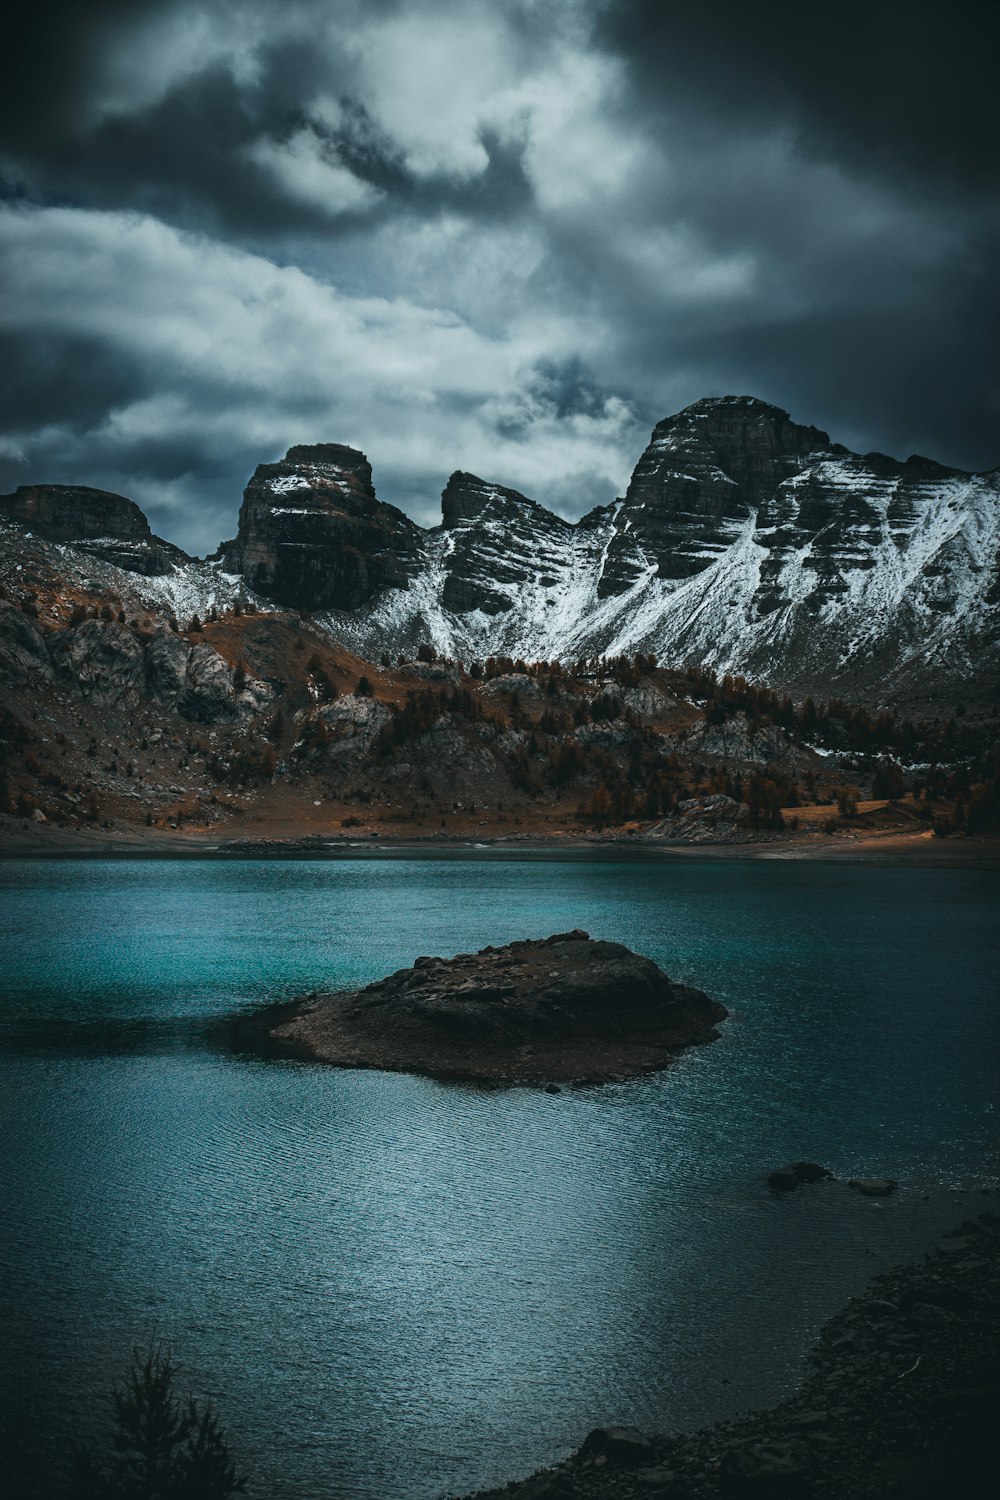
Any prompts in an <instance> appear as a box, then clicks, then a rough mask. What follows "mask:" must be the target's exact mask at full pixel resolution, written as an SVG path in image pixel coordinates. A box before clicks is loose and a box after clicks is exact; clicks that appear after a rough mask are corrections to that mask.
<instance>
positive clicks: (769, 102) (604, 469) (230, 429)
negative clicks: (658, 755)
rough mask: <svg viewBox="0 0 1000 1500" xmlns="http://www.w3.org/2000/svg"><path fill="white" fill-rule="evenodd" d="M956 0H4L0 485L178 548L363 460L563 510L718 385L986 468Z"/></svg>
mask: <svg viewBox="0 0 1000 1500" xmlns="http://www.w3.org/2000/svg"><path fill="white" fill-rule="evenodd" d="M993 17H994V5H993V3H992V0H982V3H978V0H977V3H973V0H958V3H955V0H953V3H951V4H948V5H946V4H944V3H942V0H935V3H926V0H863V3H862V0H841V3H840V4H838V5H835V6H827V5H822V6H821V5H807V4H803V3H802V0H795V3H791V0H760V3H758V4H754V5H749V4H747V3H745V0H698V3H697V4H695V3H692V0H677V3H672V0H284V3H282V4H277V3H273V0H272V3H266V0H89V3H88V4H86V5H82V4H80V3H79V0H35V3H34V4H33V5H32V6H31V7H30V14H29V15H28V17H27V19H25V20H23V21H22V22H21V30H20V32H19V33H18V35H17V36H16V37H14V36H12V35H11V34H10V33H8V34H7V35H6V36H5V43H6V48H5V51H6V59H5V61H6V66H5V79H4V88H3V90H2V93H0V114H2V126H0V197H2V202H0V336H2V340H3V351H2V360H3V371H4V379H3V382H2V392H3V395H2V401H3V413H2V425H0V490H9V489H11V488H13V486H14V485H16V484H19V483H25V482H28V481H36V482H46V481H48V482H53V481H55V482H66V481H77V482H80V483H85V484H91V485H98V486H101V487H104V488H109V489H115V490H118V491H120V492H122V493H124V494H127V495H130V496H132V497H133V498H134V499H136V500H137V501H138V502H139V503H140V504H141V505H142V506H143V508H144V509H145V510H146V511H147V513H148V514H149V515H150V518H151V520H152V522H153V525H154V529H155V530H158V531H159V532H160V533H161V534H162V535H165V536H167V537H169V538H170V539H171V540H174V541H177V542H179V543H180V544H181V545H183V546H186V547H188V548H189V549H192V550H196V551H206V550H209V549H210V548H212V547H214V546H215V544H216V543H217V542H218V541H219V540H220V539H221V538H222V537H223V536H229V535H232V533H233V531H234V529H235V518H236V511H237V508H238V504H239V498H240V494H241V491H242V487H243V485H244V484H245V482H246V480H247V478H248V477H249V475H250V473H251V472H252V470H253V468H254V466H255V465H256V464H257V463H259V462H262V461H267V460H271V459H274V458H275V457H279V456H281V454H283V452H284V450H285V448H286V447H287V446H288V445H289V444H291V443H293V442H310V441H313V442H318V441H336V442H346V443H350V444H352V445H354V446H356V447H361V448H363V449H364V450H365V451H366V452H367V453H368V455H369V457H370V459H371V460H372V463H373V467H374V471H375V482H376V486H377V488H378V491H379V493H380V495H382V497H383V498H385V499H388V500H392V501H394V502H395V503H397V504H399V505H402V506H403V507H404V508H405V509H406V510H408V511H409V512H410V513H411V514H412V515H414V516H415V517H416V518H417V519H418V520H420V521H422V522H424V523H428V524H430V523H433V522H434V521H435V520H436V519H437V516H438V513H439V511H438V497H439V495H440V491H441V488H442V486H443V484H444V482H445V480H446V478H447V476H448V474H449V473H450V472H451V470H453V469H455V468H466V469H471V470H473V471H475V472H478V473H480V474H482V475H484V476H485V477H487V478H492V479H496V480H498V481H500V482H501V483H504V484H508V485H513V486H514V487H516V488H518V489H522V490H524V491H525V492H526V493H528V494H530V495H532V496H534V497H535V498H536V499H539V500H541V501H543V502H545V503H547V504H550V505H552V506H553V507H554V508H556V509H559V510H560V511H562V512H563V513H564V514H565V515H567V516H571V517H572V516H576V515H579V514H581V513H582V512H583V511H584V510H587V509H589V508H590V507H591V506H592V505H594V504H596V503H603V502H605V501H607V500H608V499H611V498H613V496H614V495H615V494H616V493H620V492H621V491H622V489H623V487H624V485H625V484H626V483H627V480H628V475H629V473H630V471H631V468H632V466H633V464H634V462H635V460H636V459H637V457H638V455H639V453H640V451H641V450H642V447H643V446H644V444H645V442H646V440H647V438H648V434H649V429H650V428H651V426H652V425H653V423H654V422H655V421H657V420H658V419H659V418H660V417H662V416H664V415H666V414H667V413H669V412H672V411H675V410H677V409H679V408H680V407H682V406H684V405H686V404H687V403H688V402H690V401H693V400H696V399H697V398H698V397H699V396H703V395H718V394H727V393H737V394H754V395H759V396H762V397H764V398H765V399H767V400H770V401H774V402H777V403H778V404H779V405H781V406H784V407H786V408H787V409H788V410H790V411H791V413H792V415H793V416H795V417H796V418H798V419H799V420H803V421H809V422H815V423H817V424H818V425H819V426H821V427H825V428H827V429H828V430H829V431H830V432H831V433H832V435H833V436H834V437H835V438H837V439H839V440H841V441H843V442H846V443H848V444H849V445H850V446H852V447H855V448H858V449H860V450H862V451H866V450H868V449H871V448H878V449H881V450H883V451H887V452H891V453H895V454H898V455H900V456H905V455H906V454H908V453H911V452H914V451H919V452H924V453H928V454H930V455H931V456H932V457H935V458H938V459H940V460H942V461H944V462H949V463H953V464H957V465H960V466H962V467H967V468H977V467H978V468H982V467H987V466H992V465H994V464H996V463H998V462H1000V423H998V422H997V414H998V410H1000V368H998V358H997V349H998V339H997V336H998V332H1000V317H998V310H1000V291H998V285H1000V279H998V274H997V273H998V267H1000V199H998V196H997V187H998V180H997V179H998V168H1000V110H998V107H997V103H996V99H997V87H996V78H995V58H996V50H995V46H994V44H995V42H996V40H997V38H996V35H995V31H996V22H995V20H994V19H993Z"/></svg>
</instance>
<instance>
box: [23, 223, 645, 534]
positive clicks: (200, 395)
mask: <svg viewBox="0 0 1000 1500" xmlns="http://www.w3.org/2000/svg"><path fill="white" fill-rule="evenodd" d="M15 267H16V268H17V272H18V277H17V291H16V293H15V292H14V291H12V290H10V288H11V287H12V285H13V279H12V274H11V273H12V272H13V269H14V268H15ZM0 283H2V285H3V286H5V287H6V288H8V290H6V291H5V292H3V293H0V320H2V322H3V323H4V324H5V325H6V326H7V327H8V328H9V329H11V330H14V331H17V332H20V333H21V334H25V335H28V336H30V337H39V336H45V337H46V338H49V339H55V338H64V339H65V340H66V341H67V343H68V344H72V343H79V342H82V343H83V344H85V345H89V346H97V347H98V348H99V349H100V350H101V351H102V357H103V359H104V361H105V362H106V364H107V366H108V367H109V368H110V369H115V368H129V369H133V368H134V369H137V370H138V371H139V372H140V374H141V377H142V378H141V379H140V381H139V385H140V388H141V389H142V391H143V393H142V394H139V395H137V396H136V397H135V398H134V399H132V400H125V401H121V400H119V401H118V402H117V403H116V404H115V405H113V406H112V407H110V408H109V409H108V410H107V411H105V412H104V413H103V415H102V416H101V417H100V418H99V419H97V420H95V421H94V422H93V424H92V425H91V427H90V428H89V429H88V430H86V431H84V432H79V431H78V432H77V433H76V434H75V435H74V434H72V433H67V432H63V434H62V440H61V441H57V440H56V439H57V432H56V431H55V430H54V429H53V428H52V427H47V428H46V429H45V430H44V431H36V432H33V433H32V432H25V433H23V434H14V435H12V441H13V442H15V443H17V444H19V445H20V446H21V447H22V448H23V449H24V450H25V451H26V452H27V454H28V456H29V458H30V457H31V456H32V455H33V454H35V453H39V454H41V453H44V452H46V451H52V450H53V449H58V450H60V451H62V452H63V454H64V455H66V454H70V455H72V456H73V457H74V458H75V459H76V460H77V461H78V462H79V465H80V471H79V474H78V477H79V479H80V481H81V482H88V481H89V482H93V479H92V475H91V473H90V472H89V469H88V465H90V466H93V464H94V463H95V462H96V458H97V455H99V456H100V465H101V472H102V473H108V472H114V473H119V472H120V473H123V474H127V473H128V472H129V468H130V464H131V465H132V466H133V471H134V468H135V466H136V465H140V466H141V455H142V454H143V452H144V451H145V450H146V449H148V448H150V447H152V448H155V447H156V446H157V445H158V444H163V445H168V446H173V447H174V448H183V446H184V445H185V444H187V445H188V447H189V449H190V451H191V452H192V453H198V454H201V455H204V454H206V453H208V454H211V455H213V456H214V457H216V458H217V459H218V460H219V461H220V462H221V463H224V462H225V461H226V459H227V457H229V456H231V455H235V454H241V455H242V454H244V453H246V452H248V451H250V452H253V453H254V455H255V457H256V459H257V460H258V461H265V460H267V459H270V458H273V457H274V456H275V455H278V454H280V453H281V452H283V451H284V449H285V447H287V446H288V445H289V444H291V443H293V442H310V441H312V442H319V441H340V442H347V443H350V444H353V445H355V446H358V447H362V448H364V449H365V450H366V451H367V452H368V453H369V456H370V457H371V459H372V461H373V465H374V468H375V472H376V482H377V483H378V485H379V488H380V492H381V493H384V494H387V498H392V497H393V493H394V492H399V493H402V494H405V495H407V496H410V497H413V498H414V499H415V500H416V505H417V508H418V509H420V510H422V511H424V513H425V514H426V513H427V511H428V510H429V509H431V508H432V505H433V502H434V501H435V500H436V493H437V492H438V491H439V490H440V488H441V486H442V485H443V483H444V480H445V478H446V477H447V474H448V473H449V472H450V471H451V470H452V469H453V468H456V467H462V466H464V467H470V468H471V467H474V468H477V469H481V470H482V471H483V472H484V473H485V474H486V475H487V477H494V478H496V479H498V480H499V481H500V482H504V483H508V484H514V485H516V486H518V487H520V488H524V489H525V490H527V491H528V492H529V493H531V492H532V491H535V492H539V491H544V489H545V487H546V486H547V485H549V484H550V483H555V482H556V481H560V482H561V481H563V480H565V477H566V475H567V474H568V473H569V474H572V473H576V472H578V471H580V470H581V469H586V470H587V471H588V473H589V474H590V475H591V476H592V477H593V476H594V475H606V476H608V489H609V495H608V498H611V494H613V492H614V488H615V486H616V485H618V484H620V483H621V480H622V477H623V475H625V474H626V473H627V468H628V465H629V462H630V459H631V458H633V457H634V435H631V434H630V435H631V436H632V441H631V442H628V441H626V434H627V433H628V429H629V426H630V421H631V414H630V413H629V412H628V410H627V408H626V407H625V406H624V404H623V403H621V402H620V401H615V400H611V401H609V402H607V403H606V404H605V406H604V409H603V411H599V412H597V413H595V414H589V415H568V416H563V417H560V416H559V414H558V412H557V410H556V408H555V405H554V404H553V403H552V402H551V401H547V400H545V399H541V398H534V397H531V396H530V395H525V394H524V393H525V391H526V390H528V389H529V388H530V386H531V383H532V379H533V372H534V370H535V367H536V365H537V363H538V362H539V361H542V360H547V359H549V358H551V356H552V352H553V338H552V330H551V328H549V327H548V326H546V325H545V324H544V323H543V324H541V325H538V326H532V324H531V322H530V320H525V321H524V323H523V324H521V325H520V326H519V327H518V330H517V335H516V337H515V336H510V335H509V334H508V335H507V336H503V337H490V336H487V335H484V334H483V333H481V332H479V331H477V330H476V329H475V328H474V327H473V326H471V325H470V324H469V323H468V322H466V321H464V320H463V319H462V318H460V317H459V316H457V315H456V314H455V313H454V312H451V311H448V310H443V309H440V308H434V307H424V306H418V305H417V304H415V303H413V302H412V301H408V300H406V299H404V298H381V297H364V296H348V295H345V294H344V293H342V292H339V291H338V290H337V289H336V288H334V287H331V286H329V285H327V284H325V283H323V282H321V281H319V280H318V279H316V278H315V277H311V276H308V275H306V274H305V273H304V272H303V271H301V270H299V269H297V268H296V267H294V266H278V265H275V264H273V263H272V262H271V261H269V260H267V259H265V258H264V257H262V256H259V255H251V254H248V253H246V252H243V251H238V250H234V249H231V248H226V247H224V246H221V245H219V244H218V243H215V242H213V241H211V240H208V239H205V238H202V237H199V236H194V235H186V234H181V233H179V232H178V231H176V230H174V229H171V228H168V227H166V226H165V225H163V224H161V223H159V222H158V221H156V220H154V219H151V218H148V217H142V216H139V215H127V214H118V213H114V214H112V213H104V214H101V213H96V212H91V211H86V210H80V209H66V208H45V209H25V208H18V209H7V210H5V211H3V212H0ZM565 334H566V330H563V336H564V338H565ZM556 342H558V340H557V341H556ZM150 388H152V394H148V390H149V389H150ZM53 416H54V419H55V417H56V414H55V413H54V414H53ZM515 418H516V421H514V419H515ZM512 422H513V423H514V427H515V428H516V430H514V431H511V430H509V429H510V428H511V425H512ZM414 475H426V476H427V479H428V485H429V486H430V487H431V493H430V494H428V495H427V496H426V497H425V498H424V499H423V500H421V499H420V498H419V497H414V489H413V484H414ZM158 482H159V483H160V484H161V488H162V480H161V481H158ZM164 493H166V492H164ZM170 494H171V496H172V502H171V503H172V508H173V507H175V506H176V487H172V488H170ZM136 498H137V499H140V500H141V499H142V496H141V495H140V494H136ZM196 498H197V497H196V496H194V495H193V496H192V500H193V501H194V500H196ZM539 498H544V495H543V494H542V493H539ZM237 502H238V493H235V492H234V494H233V496H232V510H233V514H235V509H236V505H237ZM581 508H584V507H581ZM193 509H194V507H193ZM193 534H194V532H193V531H191V532H189V533H187V534H179V533H175V535H176V537H177V540H179V541H181V543H182V544H183V543H184V541H185V539H186V537H187V536H191V535H193ZM197 541H198V544H199V545H201V546H204V545H205V539H204V537H203V536H202V535H201V534H200V533H199V534H198V537H197Z"/></svg>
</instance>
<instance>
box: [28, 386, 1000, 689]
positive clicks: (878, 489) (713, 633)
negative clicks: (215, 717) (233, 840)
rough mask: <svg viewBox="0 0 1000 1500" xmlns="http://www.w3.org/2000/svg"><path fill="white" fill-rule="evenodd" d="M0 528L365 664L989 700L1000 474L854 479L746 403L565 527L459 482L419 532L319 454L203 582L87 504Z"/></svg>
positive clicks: (492, 491)
mask: <svg viewBox="0 0 1000 1500" xmlns="http://www.w3.org/2000/svg"><path fill="white" fill-rule="evenodd" d="M0 519H4V520H6V522H7V523H8V525H9V527H10V531H9V533H8V535H7V536H6V537H5V538H4V540H5V541H6V542H7V545H8V546H10V545H15V546H16V545H18V544H19V543H18V538H23V536H24V534H25V532H26V531H27V532H30V534H31V536H32V539H33V542H34V544H35V545H38V544H42V545H47V546H49V547H50V549H52V550H51V560H52V562H53V565H54V566H56V567H58V566H65V567H66V568H67V570H68V571H69V572H70V573H71V574H73V573H76V574H77V575H79V573H80V569H81V568H82V569H83V574H82V576H83V577H84V578H86V577H88V576H89V575H88V573H87V568H88V566H89V568H90V570H91V572H93V570H94V569H96V570H98V574H99V576H100V577H101V578H102V579H103V580H104V581H105V583H106V584H107V585H108V586H109V587H110V586H114V587H116V588H117V591H118V592H119V593H120V594H122V595H123V597H124V596H125V595H128V594H129V593H131V594H135V592H136V587H135V586H136V583H137V579H138V578H139V577H142V578H144V579H145V582H146V585H147V588H146V595H145V596H144V597H148V595H149V593H150V590H152V591H153V593H154V594H155V596H156V598H158V599H159V600H161V602H163V603H165V604H167V603H169V604H170V605H171V606H172V607H173V608H175V609H176V610H178V611H180V610H182V609H184V610H187V611H188V612H189V613H190V612H192V611H197V612H198V613H200V614H204V612H205V611H206V610H207V609H209V608H210V607H211V606H212V605H213V604H219V603H221V602H225V601H226V600H230V601H231V600H232V598H233V597H235V596H236V595H237V594H238V593H239V592H242V593H243V594H244V595H247V596H249V597H251V598H253V599H255V600H256V601H257V602H258V603H259V604H262V603H264V602H265V601H266V602H268V603H270V605H271V606H273V607H275V606H276V607H278V608H281V609H291V610H302V609H308V610H310V611H313V612H315V613H316V616H317V620H318V622H319V624H320V625H321V627H322V628H324V629H325V630H326V631H327V632H328V633H329V634H330V635H331V637H332V638H333V639H335V640H336V641H338V642H339V643H341V644H343V645H345V646H347V647H349V648H350V649H351V650H352V651H354V652H355V653H356V654H357V655H359V656H361V657H365V658H367V659H369V660H377V659H379V658H380V657H381V656H382V655H383V654H384V653H389V654H390V655H391V656H393V657H395V656H397V655H398V654H400V653H402V654H403V655H406V656H412V655H413V654H414V653H415V651H416V648H417V646H418V645H419V644H421V643H426V644H429V645H430V646H431V647H432V648H433V649H434V650H435V651H436V652H437V653H438V654H439V655H442V656H448V657H451V658H455V659H465V660H469V659H470V658H485V657H487V656H491V655H507V656H510V657H512V658H515V659H516V658H518V657H521V658H524V659H526V660H531V659H535V660H539V659H542V660H553V659H559V660H561V661H563V662H567V661H574V660H577V659H579V658H580V657H589V656H593V655H601V656H614V655H619V654H623V653H627V654H634V653H636V652H642V653H650V652H652V653H655V654H656V655H657V656H658V658H659V660H660V662H661V663H663V664H665V665H668V666H671V667H682V666H687V665H689V664H691V663H694V664H697V665H698V666H709V667H711V668H713V669H714V670H716V671H718V672H721V673H724V672H740V673H743V674H744V675H747V676H750V677H752V678H754V679H756V680H759V681H764V682H767V683H768V684H769V685H771V686H773V687H776V688H780V689H782V690H784V691H790V692H794V693H796V694H798V695H802V696H804V695H805V694H807V693H813V694H814V695H815V694H816V693H821V694H823V695H829V694H831V693H836V694H838V695H841V696H845V697H851V698H854V699H856V700H860V701H865V702H868V703H885V702H889V701H899V699H900V698H904V699H906V700H907V701H909V702H917V701H920V700H922V701H924V702H926V703H932V702H934V701H936V700H939V699H940V698H941V696H942V695H944V696H945V697H947V698H951V697H953V696H954V695H955V694H956V693H965V694H969V693H973V692H978V693H980V694H982V693H984V692H986V693H989V692H990V691H992V690H994V689H995V686H996V683H997V681H998V679H1000V630H998V628H997V627H998V623H1000V576H998V553H1000V471H998V470H992V471H990V472H989V473H984V474H965V473H961V472H959V471H957V470H954V469H947V468H945V467H943V466H942V465H940V464H936V463H934V462H932V461H931V460H929V459H923V458H917V457H912V458H909V459H907V460H906V461H905V462H899V461H897V460H896V459H893V458H888V457H886V456H885V455H883V454H877V453H870V454H867V455H865V456H863V457H862V456H859V455H857V454H853V453H850V452H849V451H848V450H847V449H846V448H844V447H842V446H841V445H840V444H838V443H834V442H831V440H830V438H829V437H828V435H827V434H826V433H825V432H822V431H820V430H819V429H818V428H814V427H805V426H801V425H799V424H797V423H795V422H793V421H792V420H791V418H790V417H789V416H788V414H787V413H786V412H783V411H781V410H779V409H778V408H777V407H774V406H770V405H768V404H767V403H766V402H763V401H758V400H755V399H753V398H751V397H732V396H728V397H720V398H710V399H706V400H703V401H698V402H696V403H695V404H694V405H693V406H689V407H687V408H685V410H684V411H681V412H679V413H677V414H676V415H674V416H671V417H668V418H666V419H665V420H664V421H662V422H660V423H659V424H658V426H657V427H656V428H655V429H654V432H653V435H652V439H651V442H650V444H649V446H648V447H647V449H646V451H645V453H644V454H643V455H642V457H641V458H640V460H639V462H638V464H637V466H636V469H635V472H634V474H633V476H632V479H631V482H630V484H629V486H628V489H627V491H626V493H625V495H624V497H622V498H620V499H615V500H611V501H610V503H609V504H607V505H605V506H602V507H598V508H597V509H596V510H593V511H591V512H590V513H589V514H588V515H586V516H584V517H583V518H582V520H580V521H578V522H576V523H573V524H571V523H570V522H568V521H566V520H564V519H563V518H561V517H560V516H557V515H554V514H553V513H552V512H551V511H548V510H546V509H545V508H544V507H543V506H541V505H538V504H537V503H536V502H534V501H533V500H530V499H528V498H527V497H526V496H524V495H521V494H519V493H518V492H517V491H516V490H512V489H508V488H505V487H503V486H501V485H498V484H495V483H492V482H489V481H484V480H482V479H480V478H478V477H477V476H475V475H472V474H467V473H462V472H458V473H455V474H453V475H452V476H451V478H450V479H449V481H448V483H447V485H446V487H445V490H444V493H443V495H442V520H441V524H440V525H439V526H437V527H433V528H431V529H429V530H425V529H423V528H422V527H420V526H418V525H416V523H415V522H413V521H412V520H410V518H409V517H408V516H406V515H405V514H404V513H403V512H402V511H400V510H397V509H396V508H395V507H394V506H391V505H388V504H386V503H385V502H383V501H381V500H379V499H378V497H377V495H376V492H375V489H374V487H373V483H372V473H371V467H370V465H369V463H368V460H367V458H366V457H365V455H364V454H363V453H360V452H358V451H357V450H355V449H352V448H347V447H344V446H341V445H337V444H321V445H315V446H308V445H306V446H297V447H294V448H291V449H289V451H288V453H287V455H286V456H285V458H284V460H282V461H281V462H279V463H269V464H262V465H261V466H260V467H259V468H258V469H257V471H256V473H255V474H254V476H253V478H252V479H251V480H250V483H249V484H248V486H247V489H246V492H245V495H244V500H243V505H242V509H241V510H240V516H239V527H238V533H237V536H236V537H235V538H234V539H233V540H232V541H230V542H226V543H223V545H222V547H221V548H220V550H219V552H218V553H217V554H216V556H215V558H214V559H211V560H209V561H208V562H197V561H195V560H192V559H188V558H186V557H185V556H184V555H183V554H181V553H180V552H178V550H177V549H174V548H171V547H170V546H169V544H167V543H164V542H162V541H161V540H160V539H158V538H156V537H153V536H152V535H151V534H150V532H149V528H148V526H147V525H146V523H145V519H144V518H143V517H142V515H141V512H139V511H138V510H137V508H136V507H135V506H134V505H132V504H131V502H129V501H127V500H124V499H123V498H122V497H119V496H103V497H102V496H101V494H100V492H98V491H88V490H84V489H70V487H66V486H46V485H34V486H30V487H24V488H22V489H21V490H18V491H17V492H16V494H15V495H13V496H7V497H2V498H0ZM71 554H72V555H71ZM108 569H112V570H114V573H115V575H116V576H115V578H112V574H111V573H109V572H108V571H107V570H108ZM102 570H103V571H102Z"/></svg>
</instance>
